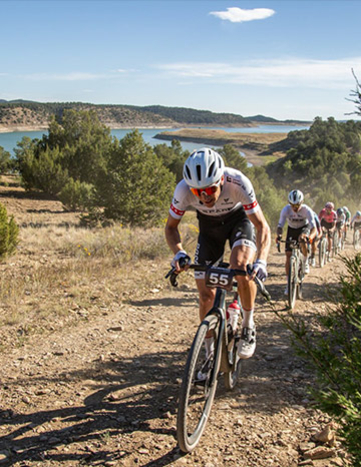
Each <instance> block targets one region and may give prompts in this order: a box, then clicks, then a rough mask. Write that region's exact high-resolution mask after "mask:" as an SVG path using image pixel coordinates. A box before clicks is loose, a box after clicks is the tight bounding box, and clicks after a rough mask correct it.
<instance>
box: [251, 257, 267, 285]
mask: <svg viewBox="0 0 361 467" xmlns="http://www.w3.org/2000/svg"><path fill="white" fill-rule="evenodd" d="M256 276H257V277H258V279H260V280H261V281H262V282H264V281H265V280H266V278H267V276H268V273H267V263H266V261H263V259H256V261H255V262H254V263H253V266H252V271H251V278H252V279H254V278H255V277H256Z"/></svg>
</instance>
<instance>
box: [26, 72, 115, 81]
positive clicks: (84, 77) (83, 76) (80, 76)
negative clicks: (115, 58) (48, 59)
mask: <svg viewBox="0 0 361 467" xmlns="http://www.w3.org/2000/svg"><path fill="white" fill-rule="evenodd" d="M23 77H24V78H25V79H29V80H32V81H91V80H96V79H103V78H107V77H109V76H108V75H105V74H95V73H80V72H72V73H64V74H56V73H33V74H31V75H24V76H23Z"/></svg>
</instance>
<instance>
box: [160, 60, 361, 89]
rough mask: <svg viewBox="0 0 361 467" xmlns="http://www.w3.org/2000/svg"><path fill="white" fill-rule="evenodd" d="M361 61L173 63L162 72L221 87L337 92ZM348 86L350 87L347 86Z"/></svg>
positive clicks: (347, 83)
mask: <svg viewBox="0 0 361 467" xmlns="http://www.w3.org/2000/svg"><path fill="white" fill-rule="evenodd" d="M360 61H361V57H355V58H348V59H342V60H307V59H284V60H281V59H279V60H259V61H250V62H248V63H243V64H242V65H234V64H229V63H208V62H206V63H172V64H167V65H163V66H161V67H160V68H161V69H163V70H164V71H166V72H167V73H170V74H171V75H172V76H177V77H179V78H188V79H189V78H192V80H193V83H194V82H195V80H203V81H204V80H208V81H209V82H213V83H214V82H217V83H221V82H222V83H233V84H245V85H262V86H269V87H272V86H273V87H281V86H286V87H294V86H304V87H310V88H311V87H313V88H319V87H322V88H325V89H326V88H327V89H337V88H342V87H345V86H349V82H350V81H352V79H353V78H352V73H351V68H354V67H355V63H360ZM345 83H346V84H345Z"/></svg>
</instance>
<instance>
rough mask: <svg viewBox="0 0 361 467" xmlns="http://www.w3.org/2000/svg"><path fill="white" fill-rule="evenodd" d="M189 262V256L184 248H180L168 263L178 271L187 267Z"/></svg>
mask: <svg viewBox="0 0 361 467" xmlns="http://www.w3.org/2000/svg"><path fill="white" fill-rule="evenodd" d="M190 262H191V258H190V256H188V255H187V253H186V252H185V251H184V250H180V251H178V252H177V254H176V255H175V256H174V258H173V259H172V262H171V263H170V265H171V266H172V268H175V270H176V272H177V273H179V272H181V271H183V270H186V269H188V267H189V265H190Z"/></svg>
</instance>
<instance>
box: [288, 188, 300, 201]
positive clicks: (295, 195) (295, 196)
mask: <svg viewBox="0 0 361 467" xmlns="http://www.w3.org/2000/svg"><path fill="white" fill-rule="evenodd" d="M288 201H289V203H290V204H302V201H303V193H302V191H300V190H292V191H290V192H289V194H288Z"/></svg>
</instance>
